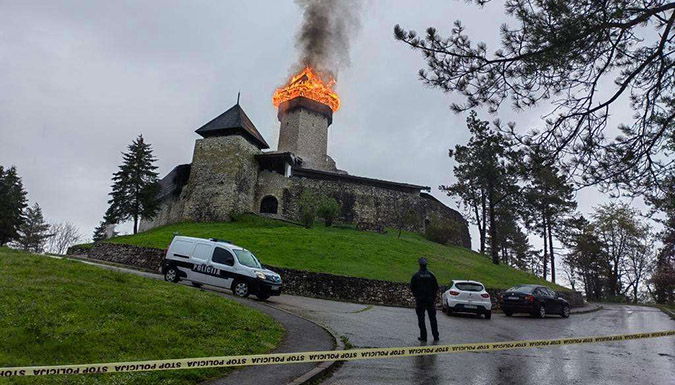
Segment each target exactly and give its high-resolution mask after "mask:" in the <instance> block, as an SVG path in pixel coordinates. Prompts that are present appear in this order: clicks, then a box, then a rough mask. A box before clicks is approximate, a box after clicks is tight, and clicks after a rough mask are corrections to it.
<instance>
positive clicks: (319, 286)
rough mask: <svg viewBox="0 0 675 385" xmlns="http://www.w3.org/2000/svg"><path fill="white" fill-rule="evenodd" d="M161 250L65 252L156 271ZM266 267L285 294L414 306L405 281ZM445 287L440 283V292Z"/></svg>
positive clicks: (578, 301)
mask: <svg viewBox="0 0 675 385" xmlns="http://www.w3.org/2000/svg"><path fill="white" fill-rule="evenodd" d="M164 253H165V252H164V250H161V249H153V248H147V247H138V246H131V245H123V244H116V243H97V244H94V245H93V247H91V248H77V247H71V248H70V249H68V254H81V255H86V256H87V257H88V258H91V259H97V260H101V261H107V262H115V263H121V264H125V265H130V266H136V267H140V268H143V269H148V270H153V271H159V269H160V267H161V263H162V260H163V258H164ZM266 267H268V268H269V269H270V270H273V271H275V272H277V273H279V274H280V275H281V278H282V279H283V282H284V287H283V290H284V293H287V294H293V295H300V296H304V297H314V298H324V299H331V300H338V301H346V302H356V303H364V304H374V305H389V306H404V307H411V306H414V299H413V297H412V294H411V293H410V289H409V288H408V284H407V283H402V282H390V281H381V280H375V279H367V278H357V277H347V276H342V275H334V274H327V273H315V272H310V271H303V270H295V269H288V268H283V267H275V266H266ZM412 273H413V272H412V271H411V274H412ZM446 289H447V288H446V287H445V286H442V287H441V292H443V291H445V290H446ZM487 291H488V293H490V296H491V297H492V303H493V305H494V306H496V307H498V304H497V303H496V299H497V298H499V296H500V295H501V294H502V293H503V292H504V290H502V289H489V288H488V289H487ZM560 295H562V296H563V297H564V298H565V299H567V301H568V302H569V303H570V305H572V306H573V307H579V306H583V305H584V300H583V297H582V295H581V293H579V292H572V291H567V292H560Z"/></svg>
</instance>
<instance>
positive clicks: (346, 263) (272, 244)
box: [110, 215, 561, 289]
mask: <svg viewBox="0 0 675 385" xmlns="http://www.w3.org/2000/svg"><path fill="white" fill-rule="evenodd" d="M175 233H178V234H180V235H187V236H195V237H201V238H212V237H213V238H218V239H226V240H228V241H231V242H234V243H236V244H237V245H240V246H242V247H245V248H247V249H249V250H251V251H252V252H253V253H254V254H256V256H258V258H259V259H260V260H261V262H262V263H264V264H268V265H272V266H279V267H287V268H293V269H301V270H309V271H316V272H325V273H333V274H340V275H348V276H353V277H362V278H371V279H382V280H387V281H396V282H407V281H408V280H409V279H410V277H411V275H412V274H413V273H414V272H415V270H416V269H417V259H418V258H419V257H426V258H427V259H428V260H429V268H430V270H432V271H433V272H434V273H435V274H436V276H437V277H438V279H439V281H440V283H441V284H448V283H449V282H450V280H451V279H473V280H477V281H481V282H483V283H484V284H485V285H486V286H488V287H491V288H508V287H510V286H512V285H513V284H516V283H544V284H548V285H549V286H551V287H554V288H556V289H561V287H559V286H555V285H551V284H549V283H548V282H546V281H544V280H542V279H541V278H538V277H535V276H534V275H532V274H528V273H525V272H522V271H519V270H516V269H512V268H510V267H507V266H503V265H494V264H492V263H491V262H490V260H489V259H488V258H487V257H485V256H483V255H480V254H478V253H475V252H473V251H471V250H468V249H465V248H462V247H454V246H444V245H441V244H438V243H434V242H430V241H427V240H426V239H424V238H423V237H422V236H420V235H419V234H413V233H404V234H402V235H401V238H400V239H399V238H398V237H397V235H398V234H397V232H396V231H389V232H388V233H387V234H377V233H371V232H361V231H356V230H355V229H353V228H351V227H347V226H340V227H324V226H323V225H322V224H319V225H317V226H315V227H313V228H311V229H306V228H304V227H302V226H297V225H293V224H289V223H286V222H282V221H277V220H272V219H267V218H262V217H257V216H253V215H245V216H243V217H241V218H240V219H239V220H238V221H236V222H219V223H179V224H174V225H168V226H163V227H159V228H156V229H152V230H150V231H147V232H144V233H139V234H136V235H128V236H122V237H117V238H114V239H112V240H111V241H110V242H115V243H125V244H132V245H137V246H145V247H156V248H162V249H163V248H166V247H168V245H169V243H171V239H172V238H173V236H174V234H175Z"/></svg>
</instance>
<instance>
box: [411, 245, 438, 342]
mask: <svg viewBox="0 0 675 385" xmlns="http://www.w3.org/2000/svg"><path fill="white" fill-rule="evenodd" d="M418 263H419V265H420V269H419V271H418V272H417V273H415V275H413V277H412V279H411V280H410V290H412V294H413V296H414V297H415V312H416V313H417V324H418V325H419V327H420V336H419V337H418V338H417V339H418V340H420V341H426V340H427V327H426V324H425V322H424V313H425V312H426V313H428V314H429V324H431V334H432V335H433V337H434V341H438V324H437V323H436V294H437V292H438V281H437V280H436V276H435V275H434V273H432V272H430V271H429V270H428V269H427V260H426V258H420V259H419V260H418Z"/></svg>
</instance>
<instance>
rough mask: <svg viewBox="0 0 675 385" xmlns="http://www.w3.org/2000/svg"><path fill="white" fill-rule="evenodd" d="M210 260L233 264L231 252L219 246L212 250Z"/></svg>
mask: <svg viewBox="0 0 675 385" xmlns="http://www.w3.org/2000/svg"><path fill="white" fill-rule="evenodd" d="M211 260H212V261H213V262H215V263H220V264H223V265H228V266H232V265H234V257H233V256H232V253H230V252H229V251H227V250H225V249H223V248H221V247H216V248H215V250H213V257H212V258H211Z"/></svg>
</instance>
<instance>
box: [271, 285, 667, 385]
mask: <svg viewBox="0 0 675 385" xmlns="http://www.w3.org/2000/svg"><path fill="white" fill-rule="evenodd" d="M271 301H272V303H273V304H274V305H275V306H279V307H280V308H283V309H286V310H289V311H292V312H296V313H298V314H300V315H302V316H304V317H307V318H309V319H312V320H315V321H317V322H319V323H321V324H323V325H325V326H327V327H329V328H330V329H332V330H333V331H334V332H335V333H336V334H337V335H341V336H346V337H347V338H349V342H350V343H352V344H353V345H354V346H355V347H396V346H413V345H417V344H420V343H419V342H418V341H417V340H416V337H417V332H418V331H417V320H416V317H415V312H414V310H412V309H403V308H395V307H383V306H366V305H358V304H349V303H342V302H334V301H326V300H319V299H312V298H305V297H294V296H281V297H277V298H272V299H271ZM603 306H604V308H603V309H602V310H599V311H596V312H591V313H586V314H574V315H572V316H571V317H570V318H568V319H563V318H560V317H558V316H549V317H547V318H545V319H534V318H530V317H528V316H524V315H523V316H514V317H511V318H509V317H506V316H504V315H503V314H501V313H495V314H493V316H492V319H491V320H485V319H483V318H476V317H475V316H471V315H467V316H461V315H459V316H447V315H445V314H443V313H441V312H439V313H438V324H439V331H440V334H441V341H440V342H439V343H440V344H453V343H468V342H494V341H512V340H531V339H548V338H564V337H580V336H596V335H610V334H624V333H640V332H650V331H662V330H672V329H675V321H673V320H671V319H670V318H669V317H668V316H666V315H665V314H663V313H662V312H661V311H659V310H658V309H654V308H649V307H639V306H622V305H603ZM324 384H331V385H347V384H349V385H355V384H417V385H422V384H424V385H427V384H537V385H541V384H631V385H637V384H645V385H651V384H654V385H656V384H659V385H661V384H668V385H673V384H675V338H673V337H664V338H655V339H646V340H635V341H624V342H612V343H601V344H586V345H571V346H561V347H551V348H538V349H525V350H513V351H501V352H484V353H457V354H445V355H436V356H425V357H410V358H396V359H381V360H366V361H350V362H345V363H344V365H343V366H342V367H341V368H340V369H339V370H338V371H337V372H335V373H334V374H333V376H332V377H331V378H329V379H327V380H326V381H325V382H324Z"/></svg>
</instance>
